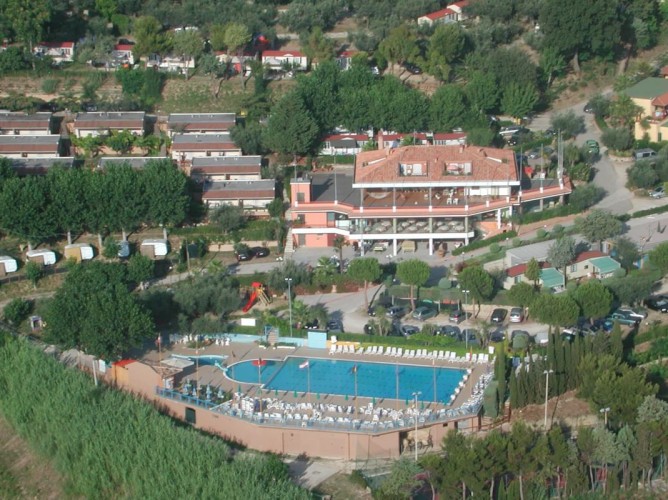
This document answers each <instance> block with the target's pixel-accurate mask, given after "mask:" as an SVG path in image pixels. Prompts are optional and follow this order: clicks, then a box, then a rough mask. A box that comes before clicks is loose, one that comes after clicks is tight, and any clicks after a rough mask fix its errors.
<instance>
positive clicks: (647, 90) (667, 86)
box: [624, 77, 668, 99]
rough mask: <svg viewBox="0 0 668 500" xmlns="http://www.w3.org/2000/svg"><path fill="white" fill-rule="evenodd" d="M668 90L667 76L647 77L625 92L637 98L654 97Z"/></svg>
mask: <svg viewBox="0 0 668 500" xmlns="http://www.w3.org/2000/svg"><path fill="white" fill-rule="evenodd" d="M666 92H668V80H667V79H665V78H656V77H651V78H645V79H644V80H642V81H640V82H638V83H636V84H635V85H634V86H633V87H630V88H628V89H626V90H625V91H624V93H625V94H626V95H627V96H629V97H632V98H636V99H654V98H655V97H657V96H660V95H661V94H665V93H666Z"/></svg>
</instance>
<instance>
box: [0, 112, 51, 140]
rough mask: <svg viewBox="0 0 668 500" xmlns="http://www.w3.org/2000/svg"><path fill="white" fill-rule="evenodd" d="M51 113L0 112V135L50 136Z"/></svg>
mask: <svg viewBox="0 0 668 500" xmlns="http://www.w3.org/2000/svg"><path fill="white" fill-rule="evenodd" d="M51 117H52V114H51V113H35V114H32V115H28V114H26V113H9V112H0V134H1V135H50V134H51Z"/></svg>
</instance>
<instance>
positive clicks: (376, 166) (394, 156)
mask: <svg viewBox="0 0 668 500" xmlns="http://www.w3.org/2000/svg"><path fill="white" fill-rule="evenodd" d="M515 162H516V160H515V153H514V151H512V150H510V149H496V148H482V147H477V146H470V147H467V146H405V147H399V148H395V149H382V150H376V151H367V152H362V153H360V154H358V155H357V157H356V159H355V180H354V182H355V183H374V184H376V183H379V184H390V185H392V184H394V185H397V184H399V185H400V184H402V183H416V182H419V183H425V182H457V181H460V182H471V181H490V182H491V181H494V182H515V183H517V181H519V179H518V177H517V175H518V172H517V166H516V163H515ZM402 165H406V166H412V167H413V168H415V167H416V166H419V167H421V168H422V175H402V174H401V166H402ZM465 168H470V174H463V173H460V175H454V174H449V173H448V171H454V170H455V169H456V170H461V169H465Z"/></svg>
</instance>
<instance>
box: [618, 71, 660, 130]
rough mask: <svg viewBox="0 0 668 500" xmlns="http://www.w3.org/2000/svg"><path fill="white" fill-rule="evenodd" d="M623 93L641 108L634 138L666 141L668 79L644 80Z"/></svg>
mask: <svg viewBox="0 0 668 500" xmlns="http://www.w3.org/2000/svg"><path fill="white" fill-rule="evenodd" d="M624 93H625V94H626V95H627V96H629V97H630V98H631V100H632V101H633V102H634V103H635V104H636V105H637V106H639V107H640V108H641V111H640V112H639V113H638V116H637V117H636V122H635V131H634V135H635V138H636V139H638V140H640V139H642V138H643V137H644V136H645V134H647V135H648V136H649V139H650V141H652V142H661V141H662V140H665V139H668V121H667V119H668V79H666V78H645V79H644V80H642V81H640V82H638V83H636V84H635V85H633V86H632V87H630V88H628V89H626V90H624Z"/></svg>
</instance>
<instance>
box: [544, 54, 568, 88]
mask: <svg viewBox="0 0 668 500" xmlns="http://www.w3.org/2000/svg"><path fill="white" fill-rule="evenodd" d="M540 69H541V70H543V74H544V75H545V77H546V78H547V81H546V84H547V86H548V87H550V86H551V85H552V79H553V78H555V77H557V76H559V75H561V74H562V73H563V72H564V70H565V69H566V62H565V61H564V58H563V56H562V55H561V54H560V53H559V51H558V50H557V49H556V48H555V47H544V48H543V50H542V51H541V53H540Z"/></svg>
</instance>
